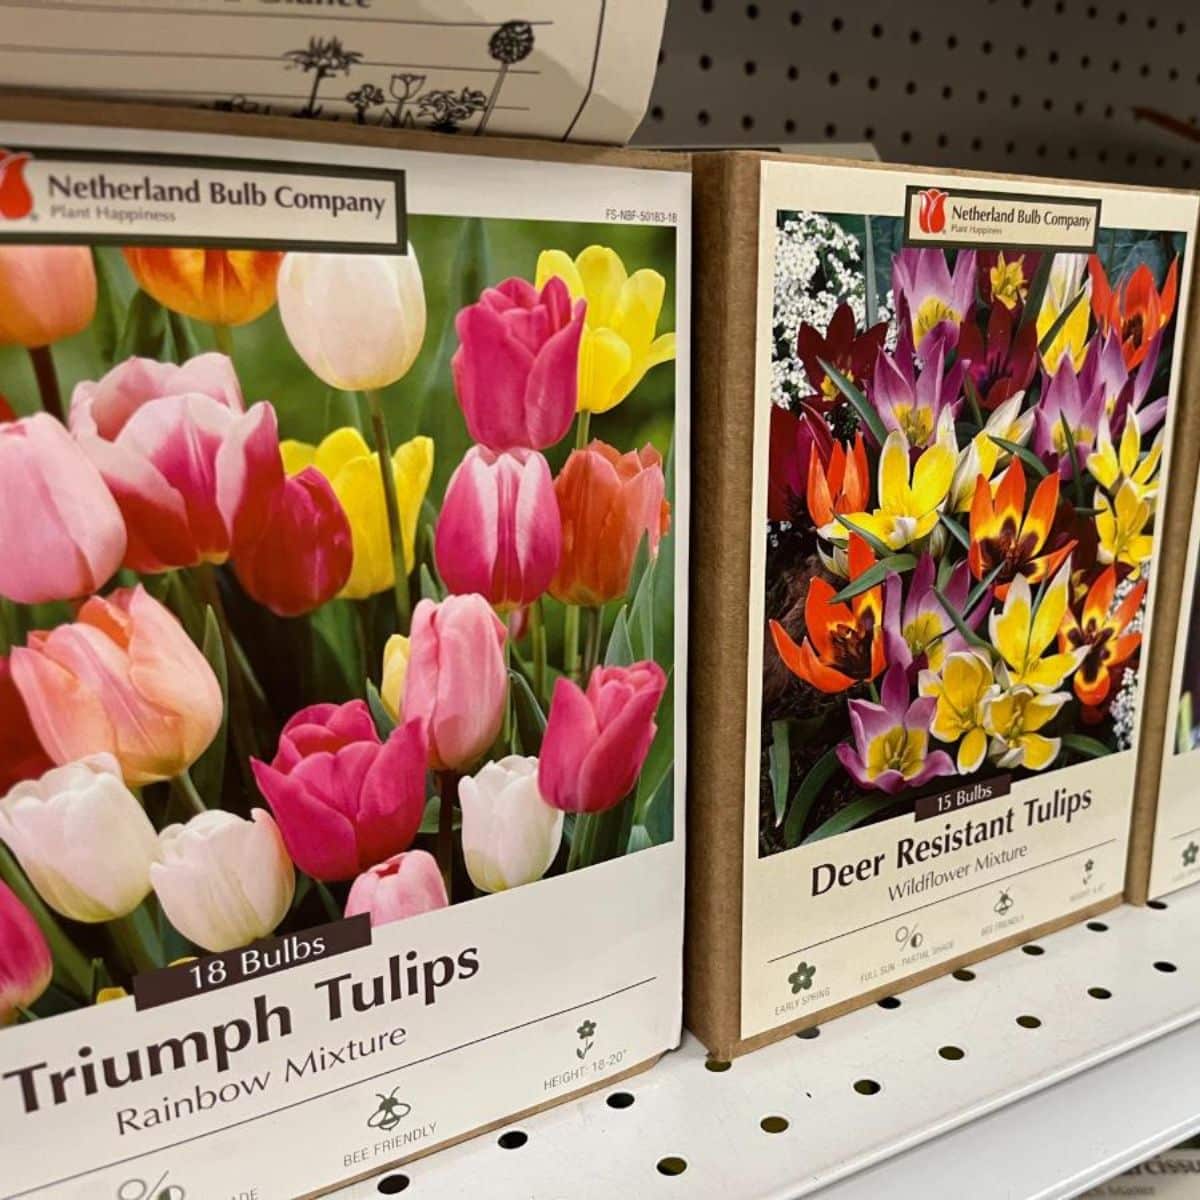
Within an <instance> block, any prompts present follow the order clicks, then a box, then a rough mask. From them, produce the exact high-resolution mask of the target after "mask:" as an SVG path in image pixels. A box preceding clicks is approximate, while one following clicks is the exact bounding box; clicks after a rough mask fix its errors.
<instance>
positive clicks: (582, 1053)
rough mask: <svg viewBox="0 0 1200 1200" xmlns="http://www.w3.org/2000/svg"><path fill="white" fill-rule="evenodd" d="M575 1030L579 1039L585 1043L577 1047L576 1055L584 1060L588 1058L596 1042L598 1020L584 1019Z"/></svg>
mask: <svg viewBox="0 0 1200 1200" xmlns="http://www.w3.org/2000/svg"><path fill="white" fill-rule="evenodd" d="M575 1032H576V1033H577V1034H578V1035H579V1040H580V1041H581V1042H583V1045H582V1046H580V1047H578V1048H577V1049H576V1051H575V1057H576V1058H578V1059H579V1060H580V1061H581V1062H582V1060H583V1059H585V1058H587V1056H588V1052H589V1051H590V1050H591V1048H592V1046H593V1045H594V1044H595V1042H594V1039H595V1036H596V1022H595V1021H591V1020H587V1021H584V1022H583V1024H582V1025H580V1026H579V1028H578V1029H577V1030H575Z"/></svg>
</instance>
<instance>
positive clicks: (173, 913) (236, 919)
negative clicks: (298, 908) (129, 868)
mask: <svg viewBox="0 0 1200 1200" xmlns="http://www.w3.org/2000/svg"><path fill="white" fill-rule="evenodd" d="M251 815H252V817H253V819H252V820H249V821H247V820H245V819H244V818H243V817H239V816H237V815H236V814H234V813H230V812H221V811H219V810H216V809H213V810H212V811H210V812H205V813H200V814H199V815H198V816H195V817H192V819H191V820H190V821H188V823H187V824H186V825H168V826H167V828H166V829H164V830H163V831H162V833H161V834H159V838H158V841H159V847H160V850H161V853H162V861H161V862H158V863H155V864H154V866H153V867H152V868H151V869H150V881H151V883H152V884H153V885H154V891H155V893H156V894H157V896H158V900H159V903H160V904H161V905H162V906H163V912H165V913H166V914H167V919H168V920H169V921H170V922H171V924H172V925H174V926H175V928H176V929H178V930H179V932H180V933H182V934H183V936H184V937H186V938H189V939H190V940H191V941H193V942H195V943H196V945H197V946H202V947H203V948H204V949H205V950H209V951H212V952H213V953H217V952H219V951H221V950H233V949H236V948H237V947H240V946H245V945H248V944H249V943H250V942H253V941H255V940H257V939H258V938H264V937H268V936H269V935H270V934H272V933H274V932H275V927H276V926H277V925H278V924H279V922H280V921H282V920H283V918H284V916H285V915H286V914H287V911H288V909H289V908H290V907H291V905H292V896H293V895H294V894H295V890H296V873H295V870H294V869H293V867H292V860H291V859H290V858H289V857H288V852H287V850H286V849H285V848H284V844H283V837H282V836H281V835H280V832H279V827H278V826H277V825H276V824H275V821H274V819H273V818H272V817H271V815H270V814H269V813H267V812H265V811H264V810H263V809H261V808H256V809H255V810H254V812H253V813H252V814H251Z"/></svg>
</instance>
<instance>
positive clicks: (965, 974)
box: [952, 967, 975, 983]
mask: <svg viewBox="0 0 1200 1200" xmlns="http://www.w3.org/2000/svg"><path fill="white" fill-rule="evenodd" d="M952 974H953V976H954V978H955V979H960V980H962V982H963V983H970V982H971V980H972V979H974V978H975V972H974V971H968V970H967V968H966V967H959V968H958V970H957V971H954V972H952Z"/></svg>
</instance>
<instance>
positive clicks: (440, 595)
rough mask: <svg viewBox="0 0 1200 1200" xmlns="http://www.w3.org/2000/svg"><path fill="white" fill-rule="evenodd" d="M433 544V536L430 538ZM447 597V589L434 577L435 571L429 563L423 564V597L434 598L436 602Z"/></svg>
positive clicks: (425, 598) (423, 598) (426, 598)
mask: <svg viewBox="0 0 1200 1200" xmlns="http://www.w3.org/2000/svg"><path fill="white" fill-rule="evenodd" d="M430 544H431V545H432V537H431V539H430ZM445 598H446V592H445V589H444V588H443V587H442V586H441V584H439V583H438V581H437V580H436V579H434V577H433V572H432V571H430V569H429V567H428V565H427V564H425V563H422V564H421V599H422V600H432V601H433V602H434V604H440V603H441V602H442V601H443V600H445Z"/></svg>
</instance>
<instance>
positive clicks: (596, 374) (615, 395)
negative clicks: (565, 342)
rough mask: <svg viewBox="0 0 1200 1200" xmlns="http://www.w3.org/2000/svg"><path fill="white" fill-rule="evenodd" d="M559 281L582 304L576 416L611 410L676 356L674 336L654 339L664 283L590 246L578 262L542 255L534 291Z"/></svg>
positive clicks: (552, 252) (611, 252) (551, 253)
mask: <svg viewBox="0 0 1200 1200" xmlns="http://www.w3.org/2000/svg"><path fill="white" fill-rule="evenodd" d="M553 276H558V277H559V278H560V279H561V280H562V281H563V282H564V283H565V284H566V285H567V290H568V291H569V292H570V293H571V299H572V300H580V299H583V300H586V301H587V316H586V318H585V321H584V331H583V340H582V342H581V343H580V347H579V401H578V406H577V407H578V409H579V411H580V412H594V413H602V412H608V410H609V409H610V408H615V407H616V406H617V405H618V404H620V403H621V401H622V400H624V399H625V397H626V396H628V395H629V393H630V392H632V391H633V389H634V388H635V387H637V385H638V384H639V383H640V382H641V380H642V376H643V375H645V374H646V372H647V371H648V370H649V369H650V368H651V367H655V366H658V364H659V363H665V362H670V361H671V360H672V359H673V358H674V357H675V334H674V333H663V334H659V335H658V336H655V334H656V332H657V328H658V318H659V316H660V314H661V313H662V306H663V296H664V294H665V293H666V288H667V282H666V280H665V279H664V278H663V277H662V276H661V275H660V274H659V273H658V272H657V271H651V270H649V269H646V268H643V269H642V270H640V271H634V273H633V274H632V275H630V274H628V273H627V272H626V270H625V264H624V262H622V261H621V256H620V255H619V254H618V253H617V252H616V251H615V250H612V249H610V248H609V247H608V246H589V247H588V248H587V249H586V250H584V251H583V252H582V253H581V254H580V255H579V256H578V257H577V258H575V259H572V258H571V257H570V255H568V254H566V253H565V252H564V251H562V250H543V251H542V253H541V254H540V255H539V256H538V262H537V280H536V284H537V288H538V290H539V291H540V290H541V289H542V288H543V287H544V286H545V285H546V281H547V280H548V279H550V278H551V277H553Z"/></svg>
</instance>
